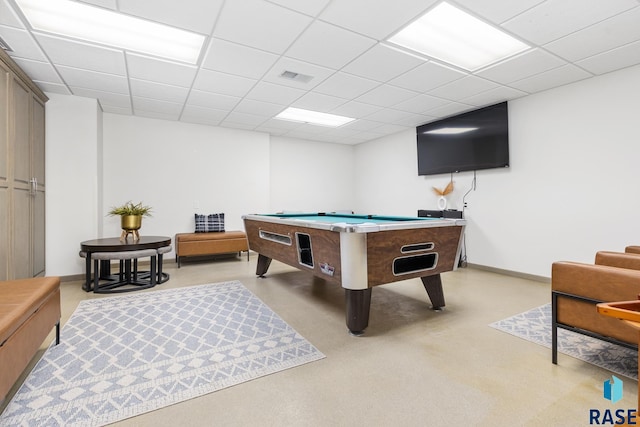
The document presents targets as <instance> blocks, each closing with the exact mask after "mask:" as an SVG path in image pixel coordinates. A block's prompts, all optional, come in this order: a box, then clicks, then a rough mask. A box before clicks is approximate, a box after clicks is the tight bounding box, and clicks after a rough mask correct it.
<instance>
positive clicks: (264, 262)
mask: <svg viewBox="0 0 640 427" xmlns="http://www.w3.org/2000/svg"><path fill="white" fill-rule="evenodd" d="M270 265H271V258H269V257H266V256H264V255H262V254H258V264H257V265H256V275H257V276H260V277H264V275H265V274H267V270H268V269H269V266H270Z"/></svg>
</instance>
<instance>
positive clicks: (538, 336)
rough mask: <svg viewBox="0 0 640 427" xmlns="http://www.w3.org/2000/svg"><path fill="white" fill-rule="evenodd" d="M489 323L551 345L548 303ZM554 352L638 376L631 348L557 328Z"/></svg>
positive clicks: (635, 353)
mask: <svg viewBox="0 0 640 427" xmlns="http://www.w3.org/2000/svg"><path fill="white" fill-rule="evenodd" d="M489 326H491V327H492V328H495V329H498V330H500V331H503V332H507V333H509V334H511V335H515V336H517V337H519V338H522V339H525V340H527V341H531V342H534V343H536V344H540V345H543V346H545V347H548V348H551V304H545V305H542V306H540V307H537V308H534V309H532V310H529V311H525V312H524V313H520V314H517V315H515V316H512V317H509V318H507V319H504V320H500V321H498V322H495V323H492V324H490V325H489ZM558 351H559V352H560V353H564V354H566V355H569V356H572V357H575V358H576V359H580V360H583V361H585V362H587V363H591V364H593V365H596V366H599V367H601V368H604V369H606V370H608V371H611V372H613V373H617V374H619V375H624V376H625V377H627V378H632V379H637V378H638V352H637V351H635V350H632V349H629V348H626V347H622V346H619V345H616V344H612V343H609V342H606V341H602V340H599V339H596V338H592V337H589V336H586V335H582V334H579V333H576V332H572V331H568V330H566V329H560V328H558ZM549 359H551V354H549Z"/></svg>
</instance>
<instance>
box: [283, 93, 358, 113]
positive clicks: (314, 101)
mask: <svg viewBox="0 0 640 427" xmlns="http://www.w3.org/2000/svg"><path fill="white" fill-rule="evenodd" d="M345 102H347V100H346V99H344V98H338V97H336V96H331V95H324V94H322V93H317V92H308V93H307V94H305V95H303V96H302V97H301V98H299V99H298V100H296V101H295V102H294V103H293V104H292V106H293V107H296V108H304V109H305V110H312V111H320V112H323V113H326V112H329V111H331V110H333V109H335V108H337V107H339V106H340V105H342V104H344V103H345Z"/></svg>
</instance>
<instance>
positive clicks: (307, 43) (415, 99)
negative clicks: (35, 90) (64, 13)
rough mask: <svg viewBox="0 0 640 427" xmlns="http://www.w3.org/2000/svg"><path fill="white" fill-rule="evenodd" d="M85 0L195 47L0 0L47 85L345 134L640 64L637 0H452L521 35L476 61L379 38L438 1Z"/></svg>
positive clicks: (164, 111) (3, 30) (108, 102)
mask: <svg viewBox="0 0 640 427" xmlns="http://www.w3.org/2000/svg"><path fill="white" fill-rule="evenodd" d="M42 1H46V0H42ZM84 3H87V4H91V5H93V6H96V7H101V8H106V9H110V10H115V11H117V12H120V13H124V14H129V15H133V16H136V17H140V18H143V19H147V20H150V21H155V22H159V23H163V24H167V25H171V26H174V27H177V28H182V29H186V30H189V31H193V32H196V33H199V34H202V35H205V36H206V37H207V38H206V41H205V44H204V47H203V49H202V52H201V54H200V57H199V60H198V62H197V64H196V65H190V64H186V63H180V62H172V61H167V60H165V59H161V58H155V57H151V56H146V55H142V54H139V53H135V52H128V51H124V50H120V49H115V48H112V47H108V46H101V45H97V44H93V43H89V42H84V41H82V40H76V39H69V38H64V37H60V36H56V35H52V34H47V33H44V32H40V31H35V30H33V29H32V28H30V26H29V24H28V21H27V20H26V19H25V17H24V16H23V15H22V13H21V11H20V10H19V8H18V7H17V6H16V4H15V3H14V2H13V0H0V38H2V40H4V42H6V44H7V45H8V46H9V47H10V48H11V49H12V51H11V52H9V54H10V56H11V57H12V58H13V59H14V61H15V62H16V63H18V65H20V67H21V68H22V69H23V70H24V71H25V72H26V73H27V74H28V75H29V76H30V77H31V78H32V79H33V80H34V81H35V82H36V84H38V86H40V87H41V88H42V89H43V90H44V91H45V92H48V93H58V94H65V95H76V96H82V97H89V98H95V99H97V100H98V102H99V104H100V106H101V108H102V110H103V111H105V112H107V113H115V114H125V115H135V116H141V117H150V118H157V119H164V120H174V121H181V122H186V123H198V124H204V125H211V126H223V127H229V128H235V129H245V130H253V131H257V132H265V133H269V134H271V135H277V136H286V137H292V138H301V139H308V140H315V141H325V142H335V143H342V144H358V143H361V142H365V141H369V140H373V139H377V138H380V137H383V136H386V135H389V134H393V133H397V132H401V131H403V130H407V129H412V128H414V127H415V126H417V125H420V124H423V123H427V122H430V121H434V120H437V119H438V118H442V117H446V116H449V115H452V114H456V113H460V112H463V111H467V110H471V109H475V108H478V107H482V106H485V105H490V104H493V103H497V102H501V101H504V100H512V99H516V98H520V97H523V96H526V95H528V94H532V93H536V92H540V91H543V90H547V89H550V88H554V87H558V86H561V85H565V84H569V83H573V82H576V81H579V80H584V79H588V78H591V77H594V76H597V75H601V74H605V73H609V72H611V71H615V70H618V69H622V68H625V67H630V66H633V65H637V64H640V0H607V1H590V2H588V5H586V4H585V3H586V2H585V1H584V0H546V1H541V0H451V1H449V3H451V4H453V5H455V6H457V7H459V8H461V9H463V10H465V11H467V12H469V13H471V14H472V15H474V16H476V17H478V18H480V19H481V20H483V21H485V22H487V23H489V24H491V25H493V26H495V27H498V28H501V29H502V30H504V31H506V32H507V33H509V34H511V35H513V36H515V37H516V38H517V39H519V40H521V41H523V42H524V43H526V44H528V45H529V46H531V49H529V50H527V51H526V52H524V53H522V54H519V55H517V56H515V57H512V58H509V59H507V60H505V61H502V62H500V63H498V64H495V65H492V66H489V67H486V68H483V69H480V70H477V71H475V72H468V71H465V70H463V69H459V68H456V67H454V66H451V65H447V64H444V63H442V62H439V61H437V60H435V59H432V58H428V57H421V56H417V55H410V54H408V53H406V52H403V51H400V50H398V49H396V48H394V47H392V46H391V45H390V44H389V43H387V42H386V40H387V39H388V38H389V37H390V36H391V35H393V34H395V33H396V32H398V31H399V30H400V29H401V28H402V27H404V26H405V25H407V24H408V23H410V22H412V21H414V20H415V19H416V18H418V17H419V16H420V15H422V14H423V13H425V12H426V11H428V10H429V9H431V8H433V7H434V6H435V5H437V4H438V3H440V1H432V0H394V1H389V0H305V1H299V0H270V1H267V0H181V1H179V2H178V1H175V0H87V1H85V2H84ZM460 31H464V28H461V29H460ZM285 71H289V72H292V73H297V74H299V75H304V76H305V77H307V78H304V79H286V78H283V77H282V76H281V75H282V73H284V72H285ZM308 77H311V78H310V79H309V78H308ZM287 107H296V108H303V109H309V110H315V111H320V112H324V113H331V114H337V115H343V116H349V117H353V118H356V119H357V120H355V121H353V122H351V123H349V124H347V125H344V126H341V127H338V128H329V127H323V126H316V125H310V124H302V123H296V122H289V121H283V120H277V119H274V118H273V117H274V116H275V115H277V114H278V113H280V112H281V111H282V110H284V109H285V108H287Z"/></svg>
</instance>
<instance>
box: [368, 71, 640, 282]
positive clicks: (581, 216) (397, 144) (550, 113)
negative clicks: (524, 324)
mask: <svg viewBox="0 0 640 427" xmlns="http://www.w3.org/2000/svg"><path fill="white" fill-rule="evenodd" d="M639 81H640V67H633V68H628V69H625V70H622V71H618V72H615V73H611V74H607V75H604V76H600V77H596V78H592V79H589V80H585V81H581V82H578V83H575V84H572V85H568V86H564V87H560V88H557V89H553V90H549V91H546V92H542V93H539V94H536V95H531V96H527V97H525V98H521V99H518V100H515V101H512V102H510V103H509V114H510V117H509V119H510V157H511V159H510V160H511V161H510V163H511V168H510V169H504V170H503V169H496V170H487V171H478V173H477V188H476V190H475V191H472V192H471V193H469V195H468V196H467V198H466V201H467V203H468V208H467V209H466V211H465V215H466V218H467V220H468V226H467V233H466V242H467V256H468V261H469V262H470V263H474V264H480V265H485V266H490V267H495V268H500V269H506V270H511V271H517V272H522V273H527V274H533V275H539V276H546V277H549V276H550V269H551V263H552V262H553V261H556V260H561V259H566V260H575V261H583V262H592V261H593V257H594V254H595V252H596V251H598V250H615V251H620V250H623V249H624V247H625V246H626V245H629V244H638V242H639V241H640V221H639V220H638V216H637V215H638V214H637V213H638V212H640V192H639V191H638V182H640V179H639V178H640V167H638V165H637V162H638V159H640V144H639V143H638V134H639V132H638V129H637V122H638V117H640V85H639V84H638V82H639ZM356 159H357V160H356V176H357V178H356V194H357V196H358V209H359V210H361V211H366V212H373V213H396V214H415V210H416V209H418V208H426V209H435V208H436V204H437V196H436V195H435V193H433V192H432V191H431V187H432V186H436V187H440V188H441V187H444V185H446V183H447V182H448V181H449V175H436V176H431V177H417V166H416V144H415V135H414V132H413V131H412V132H405V133H402V134H398V135H394V136H390V137H387V138H383V139H380V140H377V141H373V142H369V143H365V144H360V145H359V146H357V147H356ZM472 177H473V173H472V172H465V173H461V174H455V175H454V178H453V179H454V182H455V185H456V190H455V192H454V193H453V194H452V195H451V196H449V200H450V205H449V206H450V207H454V208H461V207H462V197H463V195H464V193H465V192H466V191H467V190H468V189H469V188H470V187H471V181H472Z"/></svg>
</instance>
